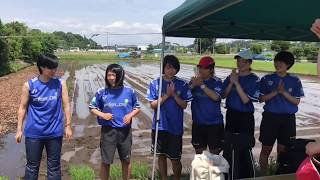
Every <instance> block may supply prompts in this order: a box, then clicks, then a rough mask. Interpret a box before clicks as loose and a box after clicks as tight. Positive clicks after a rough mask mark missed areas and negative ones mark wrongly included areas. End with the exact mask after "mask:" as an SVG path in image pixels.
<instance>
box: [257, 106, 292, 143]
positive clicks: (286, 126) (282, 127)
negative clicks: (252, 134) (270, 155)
mask: <svg viewBox="0 0 320 180" xmlns="http://www.w3.org/2000/svg"><path fill="white" fill-rule="evenodd" d="M295 136H296V116H295V115H294V114H279V113H270V112H263V113H262V121H261V125H260V137H259V141H260V142H261V143H262V144H263V145H265V146H273V144H274V143H275V141H276V139H277V142H278V143H279V144H282V145H288V144H289V142H290V139H292V138H295Z"/></svg>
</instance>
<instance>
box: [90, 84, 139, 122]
mask: <svg viewBox="0 0 320 180" xmlns="http://www.w3.org/2000/svg"><path fill="white" fill-rule="evenodd" d="M89 108H90V109H97V110H99V111H101V112H103V113H111V114H112V115H113V118H112V120H110V121H108V120H105V119H103V118H101V117H99V116H98V117H97V120H98V123H99V125H102V126H111V127H114V128H122V127H130V126H131V123H130V124H127V125H125V124H124V123H123V122H124V120H123V118H124V117H125V116H126V115H127V114H129V113H130V112H132V111H133V110H134V109H135V108H140V104H139V102H138V100H137V96H136V94H135V92H134V90H133V89H132V88H131V87H127V86H124V87H121V88H118V89H110V88H100V89H99V90H98V91H97V93H96V95H95V97H93V98H92V100H91V103H90V105H89Z"/></svg>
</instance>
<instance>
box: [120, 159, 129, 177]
mask: <svg viewBox="0 0 320 180" xmlns="http://www.w3.org/2000/svg"><path fill="white" fill-rule="evenodd" d="M121 165H122V178H123V180H129V179H130V176H131V162H130V160H122V161H121Z"/></svg>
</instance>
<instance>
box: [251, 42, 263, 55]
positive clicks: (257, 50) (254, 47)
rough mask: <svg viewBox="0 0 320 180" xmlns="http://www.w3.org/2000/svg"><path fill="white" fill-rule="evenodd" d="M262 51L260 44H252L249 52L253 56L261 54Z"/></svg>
mask: <svg viewBox="0 0 320 180" xmlns="http://www.w3.org/2000/svg"><path fill="white" fill-rule="evenodd" d="M262 49H263V45H262V44H258V43H252V44H251V46H250V50H251V51H252V52H253V53H255V54H261V52H262Z"/></svg>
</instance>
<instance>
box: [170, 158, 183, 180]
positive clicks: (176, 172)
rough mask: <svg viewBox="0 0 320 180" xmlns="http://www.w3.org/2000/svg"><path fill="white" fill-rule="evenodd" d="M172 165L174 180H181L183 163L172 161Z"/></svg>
mask: <svg viewBox="0 0 320 180" xmlns="http://www.w3.org/2000/svg"><path fill="white" fill-rule="evenodd" d="M171 163H172V171H173V179H174V180H180V178H181V170H182V164H181V161H180V160H171Z"/></svg>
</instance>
